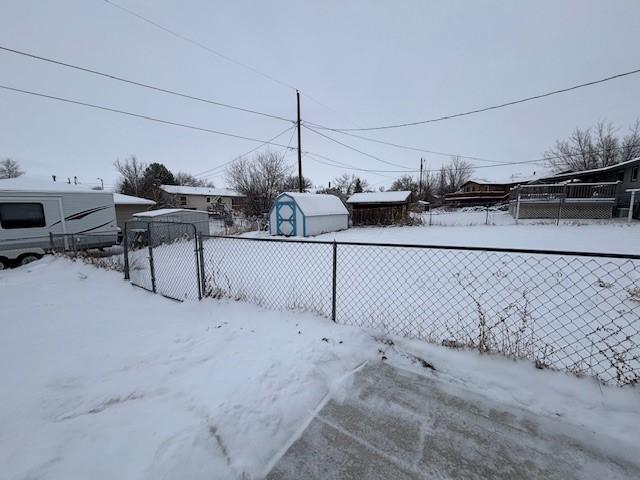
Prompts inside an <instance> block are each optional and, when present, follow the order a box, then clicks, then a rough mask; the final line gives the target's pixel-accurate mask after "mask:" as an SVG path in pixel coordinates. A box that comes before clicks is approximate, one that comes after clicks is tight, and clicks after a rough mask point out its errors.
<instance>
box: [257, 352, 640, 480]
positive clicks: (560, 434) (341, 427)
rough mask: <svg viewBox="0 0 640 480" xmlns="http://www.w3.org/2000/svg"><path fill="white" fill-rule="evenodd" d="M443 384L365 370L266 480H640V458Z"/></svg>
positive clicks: (557, 422) (433, 377)
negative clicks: (639, 479)
mask: <svg viewBox="0 0 640 480" xmlns="http://www.w3.org/2000/svg"><path fill="white" fill-rule="evenodd" d="M437 376H438V374H437V372H433V373H429V374H428V375H426V376H425V375H418V374H416V373H413V372H409V371H406V370H401V369H397V368H394V367H391V366H389V365H388V364H386V363H384V362H381V363H378V364H375V365H367V366H365V367H364V368H362V369H361V370H359V371H358V372H357V373H356V374H355V376H354V377H353V383H352V385H351V386H350V387H348V388H347V391H346V394H345V395H344V397H343V398H342V399H341V401H337V400H334V399H332V400H329V401H328V402H327V403H326V404H325V405H324V407H323V408H322V409H321V410H320V412H319V413H318V414H317V415H316V416H315V417H314V418H313V420H312V421H311V423H310V424H309V426H308V427H307V428H306V430H305V431H304V432H303V433H302V435H301V436H300V437H299V438H298V439H297V440H295V441H294V442H293V443H292V444H291V446H290V447H289V448H288V450H286V452H285V453H284V455H283V456H282V457H281V458H280V459H279V460H278V462H277V463H276V464H275V466H274V467H273V468H272V469H271V471H270V472H269V473H268V475H267V478H268V479H269V480H294V479H295V480H299V479H302V478H304V479H323V480H330V479H342V480H344V479H385V480H389V479H399V480H415V479H509V480H516V479H545V480H547V479H562V480H566V479H597V480H602V479H604V478H606V479H638V478H640V461H639V460H638V458H639V453H640V452H639V451H636V452H629V451H628V446H626V447H625V446H623V445H621V444H618V443H617V442H616V441H615V440H614V439H611V438H603V437H602V436H601V435H598V434H597V433H594V432H592V431H588V430H586V429H584V428H582V427H580V426H575V425H569V424H566V423H565V422H563V421H562V420H561V419H560V418H549V417H543V416H539V415H537V416H536V415H533V414H532V413H530V412H528V411H527V410H525V409H517V408H512V407H506V406H504V405H500V404H496V403H495V401H490V400H489V399H488V398H485V397H482V396H480V395H477V394H474V393H471V392H469V391H468V390H466V389H465V388H464V385H460V386H452V385H451V384H450V383H445V382H442V381H439V380H438V378H437ZM544 394H545V392H540V395H544ZM639 448H640V447H639Z"/></svg>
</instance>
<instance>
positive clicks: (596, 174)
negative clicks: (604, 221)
mask: <svg viewBox="0 0 640 480" xmlns="http://www.w3.org/2000/svg"><path fill="white" fill-rule="evenodd" d="M534 183H535V184H546V185H561V184H562V185H578V184H580V185H582V194H581V195H582V197H581V198H585V199H586V198H591V199H592V200H593V199H594V198H599V199H604V198H605V196H604V195H605V192H602V191H599V190H602V188H603V187H601V188H600V189H598V185H599V184H614V183H615V186H614V187H606V196H607V198H608V199H610V202H612V203H613V212H614V213H616V214H617V216H623V217H624V216H627V213H628V210H627V209H628V208H629V204H630V202H631V192H630V191H629V190H633V189H637V188H640V157H637V158H634V159H631V160H627V161H626V162H621V163H618V164H616V165H609V166H607V167H602V168H594V169H590V170H584V171H580V172H564V173H558V174H555V175H548V176H546V177H543V178H541V179H539V180H537V181H536V182H534ZM589 184H591V188H588V187H589ZM566 188H567V189H569V190H572V191H575V192H577V191H578V190H579V187H577V186H573V187H566ZM574 198H577V197H574ZM637 198H638V195H636V199H637ZM633 217H634V218H640V206H639V205H637V204H636V205H634V206H633ZM581 218H582V217H581Z"/></svg>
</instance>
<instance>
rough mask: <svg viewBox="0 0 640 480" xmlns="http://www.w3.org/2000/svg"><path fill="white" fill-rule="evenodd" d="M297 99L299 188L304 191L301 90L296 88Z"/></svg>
mask: <svg viewBox="0 0 640 480" xmlns="http://www.w3.org/2000/svg"><path fill="white" fill-rule="evenodd" d="M296 100H297V101H298V190H300V193H302V192H303V191H304V186H303V183H304V182H303V181H302V145H301V144H300V92H299V91H298V90H296Z"/></svg>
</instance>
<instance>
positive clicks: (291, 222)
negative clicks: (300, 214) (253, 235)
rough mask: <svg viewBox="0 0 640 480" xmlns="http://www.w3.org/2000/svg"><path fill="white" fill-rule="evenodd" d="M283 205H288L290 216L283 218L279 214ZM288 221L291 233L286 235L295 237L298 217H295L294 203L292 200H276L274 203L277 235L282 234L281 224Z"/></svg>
mask: <svg viewBox="0 0 640 480" xmlns="http://www.w3.org/2000/svg"><path fill="white" fill-rule="evenodd" d="M283 207H288V208H289V210H291V216H290V217H289V218H288V219H283V218H282V217H281V215H280V210H282V208H283ZM283 223H288V224H289V225H291V233H290V234H289V235H286V236H291V237H295V236H296V234H297V233H298V219H297V218H296V203H295V202H293V201H289V202H278V203H277V204H276V233H277V234H278V235H282V234H283V233H282V228H281V227H282V224H283Z"/></svg>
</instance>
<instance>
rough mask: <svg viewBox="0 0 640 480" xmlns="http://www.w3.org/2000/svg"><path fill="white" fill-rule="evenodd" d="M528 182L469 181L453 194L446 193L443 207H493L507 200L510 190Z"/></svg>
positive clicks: (524, 180)
mask: <svg viewBox="0 0 640 480" xmlns="http://www.w3.org/2000/svg"><path fill="white" fill-rule="evenodd" d="M527 181H529V180H526V179H523V180H518V181H515V180H505V181H497V182H494V181H490V180H485V179H474V180H469V181H467V182H465V183H463V184H462V186H461V187H460V189H459V190H458V191H457V192H454V193H447V194H446V195H445V197H444V203H445V205H449V206H452V207H460V206H476V205H494V204H496V203H501V202H506V201H508V200H509V194H510V192H511V189H512V188H513V187H515V186H516V185H518V184H520V183H525V182H527Z"/></svg>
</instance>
